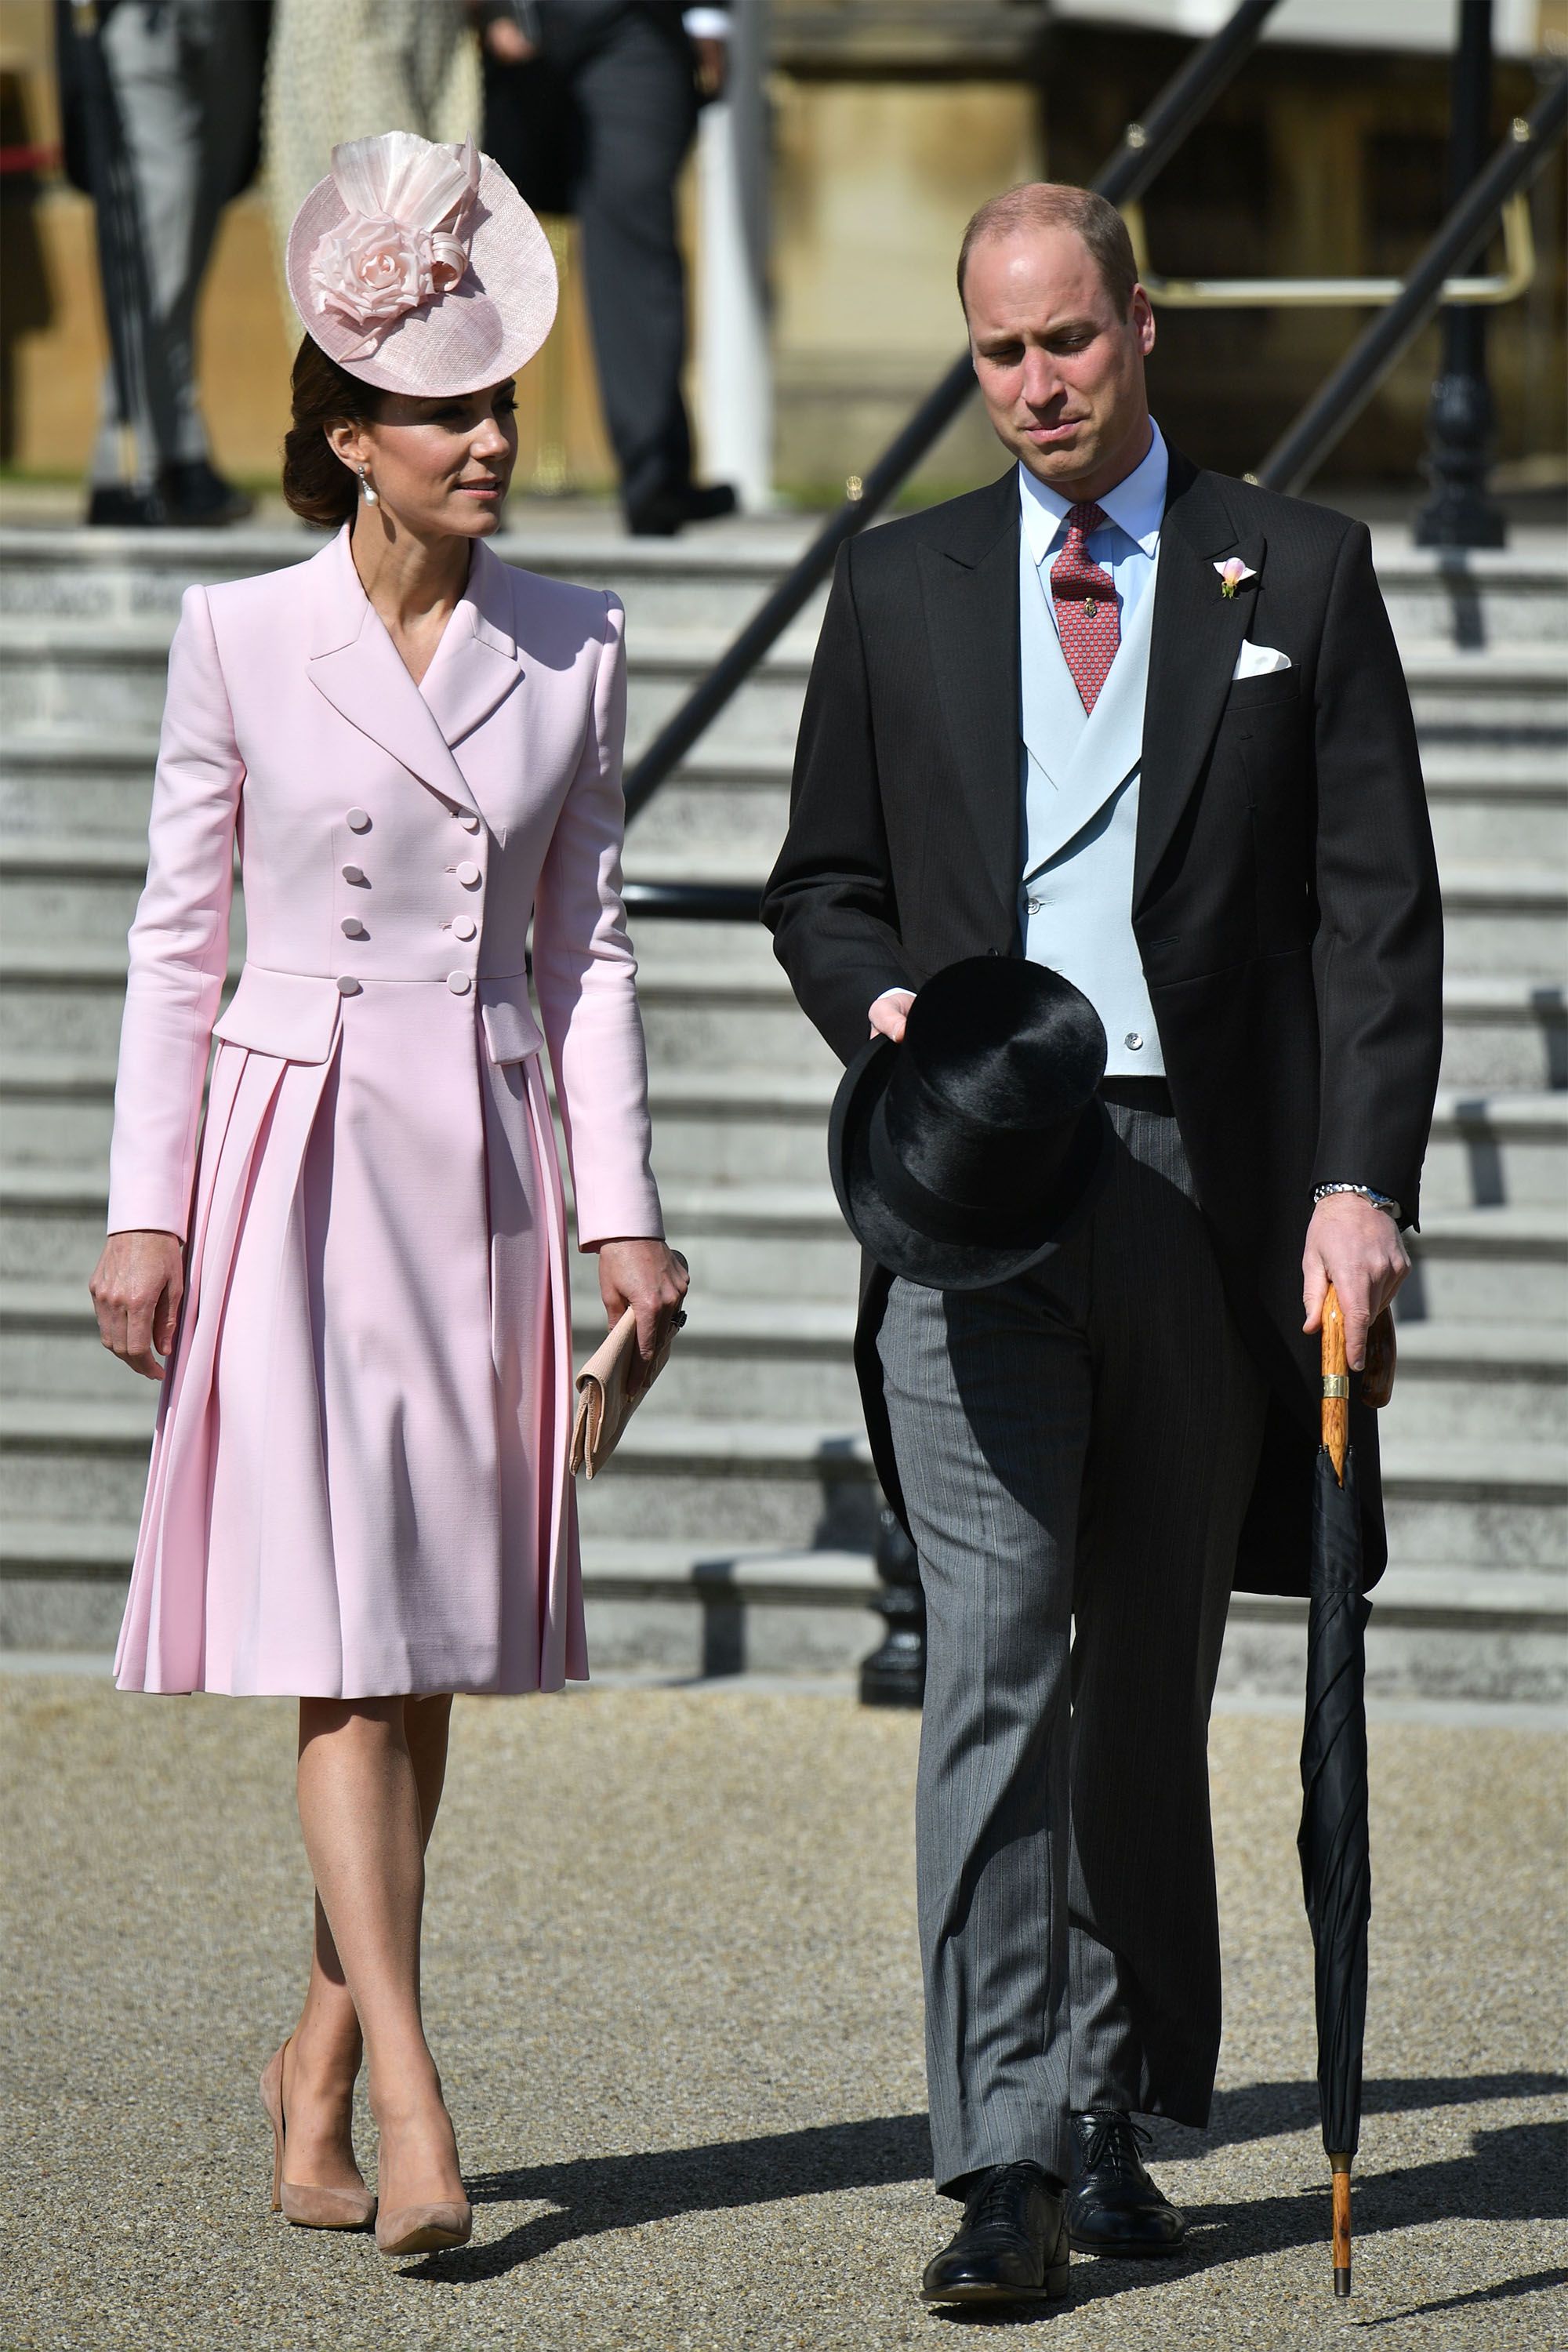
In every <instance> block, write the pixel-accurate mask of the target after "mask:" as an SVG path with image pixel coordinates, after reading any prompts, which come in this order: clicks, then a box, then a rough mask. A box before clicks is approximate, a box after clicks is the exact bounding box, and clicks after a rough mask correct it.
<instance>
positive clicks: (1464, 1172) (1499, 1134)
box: [1421, 1087, 1568, 1215]
mask: <svg viewBox="0 0 1568 2352" xmlns="http://www.w3.org/2000/svg"><path fill="white" fill-rule="evenodd" d="M1421 1197H1422V1201H1423V1202H1424V1204H1425V1213H1426V1214H1427V1215H1432V1214H1434V1213H1436V1212H1438V1211H1440V1210H1446V1209H1479V1208H1491V1207H1498V1206H1504V1205H1507V1206H1513V1207H1525V1206H1528V1205H1530V1204H1531V1203H1539V1204H1541V1205H1542V1206H1546V1207H1560V1206H1561V1205H1562V1203H1563V1201H1564V1200H1565V1199H1568V1092H1556V1093H1552V1092H1528V1091H1525V1090H1522V1089H1521V1090H1508V1089H1486V1090H1483V1089H1482V1088H1479V1087H1477V1088H1474V1089H1470V1088H1468V1087H1442V1088H1441V1089H1440V1090H1439V1092H1438V1096H1437V1100H1436V1108H1435V1109H1434V1113H1433V1119H1432V1137H1431V1141H1430V1143H1429V1144H1428V1146H1427V1150H1426V1167H1425V1169H1424V1170H1423V1171H1422V1181H1421Z"/></svg>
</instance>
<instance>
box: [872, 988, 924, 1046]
mask: <svg viewBox="0 0 1568 2352" xmlns="http://www.w3.org/2000/svg"><path fill="white" fill-rule="evenodd" d="M914 1001H915V992H914V990H913V989H912V988H889V990H888V992H887V993H886V994H885V995H883V996H879V997H878V999H877V1002H876V1003H875V1004H873V1005H872V1007H871V1034H872V1036H873V1037H890V1038H891V1039H892V1041H893V1043H894V1045H898V1044H900V1041H901V1040H902V1037H903V1034H904V1024H905V1022H906V1021H907V1020H908V1019H909V1017H910V1005H911V1004H912V1003H914Z"/></svg>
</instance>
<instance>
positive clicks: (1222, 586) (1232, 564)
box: [1215, 555, 1258, 596]
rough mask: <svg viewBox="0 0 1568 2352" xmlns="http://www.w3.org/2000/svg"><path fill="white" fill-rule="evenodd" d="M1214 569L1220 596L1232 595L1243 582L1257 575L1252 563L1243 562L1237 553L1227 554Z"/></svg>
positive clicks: (1253, 578)
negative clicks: (1216, 574)
mask: <svg viewBox="0 0 1568 2352" xmlns="http://www.w3.org/2000/svg"><path fill="white" fill-rule="evenodd" d="M1215 571H1216V572H1218V573H1219V593H1220V594H1221V595H1222V596H1234V595H1235V593H1236V592H1237V589H1238V588H1239V587H1240V586H1241V585H1242V584H1243V583H1244V582H1246V581H1248V580H1256V579H1257V577H1258V574H1257V572H1255V571H1254V570H1253V567H1252V565H1251V564H1250V563H1243V562H1242V560H1241V558H1240V556H1239V555H1227V556H1226V558H1225V561H1224V562H1220V563H1216V564H1215Z"/></svg>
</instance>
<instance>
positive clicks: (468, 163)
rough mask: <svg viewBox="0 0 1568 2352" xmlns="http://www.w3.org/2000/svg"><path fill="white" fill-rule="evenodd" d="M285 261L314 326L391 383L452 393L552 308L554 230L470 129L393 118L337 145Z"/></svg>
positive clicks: (534, 329) (346, 361)
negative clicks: (459, 133)
mask: <svg viewBox="0 0 1568 2352" xmlns="http://www.w3.org/2000/svg"><path fill="white" fill-rule="evenodd" d="M284 266H285V268H286V271H287V274H288V278H289V294H290V295H291V296H292V298H293V302H294V308H295V309H296V310H298V311H299V313H300V318H301V319H302V320H303V321H304V324H305V331H306V332H307V333H308V334H309V335H310V337H311V338H312V340H313V341H315V342H317V343H319V344H320V345H321V349H322V351H324V352H326V354H327V357H328V358H329V359H331V360H336V362H338V365H339V366H340V367H344V368H347V370H348V372H349V373H350V374H351V375H357V376H358V377H360V378H361V380H362V381H363V383H374V385H375V386H376V387H377V388H378V390H380V391H382V392H404V393H412V394H416V395H417V396H419V397H422V398H425V399H431V398H450V397H452V396H453V395H455V394H459V393H468V392H477V391H479V388H480V386H481V385H483V384H487V383H499V382H500V379H501V378H502V377H503V376H509V375H510V374H511V373H513V371H514V370H515V369H517V368H520V367H521V366H522V364H523V362H525V361H526V360H531V358H532V357H533V354H534V352H536V351H537V350H538V349H539V347H540V345H541V343H542V342H543V341H544V338H545V337H546V335H547V334H548V333H549V332H550V329H551V325H552V321H553V320H554V317H555V299H556V281H555V260H554V257H553V255H552V253H551V250H550V240H549V239H548V237H547V236H545V234H544V231H543V230H542V228H541V227H540V226H539V223H538V221H537V220H536V219H535V218H534V216H533V215H532V213H531V212H530V210H529V208H528V206H527V205H525V204H524V203H523V201H522V198H521V196H520V195H519V194H518V193H517V190H516V189H515V188H514V187H513V186H512V184H511V182H510V180H509V179H508V178H507V175H506V173H504V172H503V171H502V170H501V168H500V164H499V163H492V162H491V161H490V158H489V156H488V155H481V154H480V153H479V149H478V148H477V147H476V146H475V145H474V142H473V141H472V140H471V139H466V140H465V141H464V142H463V144H462V145H461V146H460V147H457V146H444V145H438V144H437V142H435V141H434V140H430V139H420V138H418V137H416V134H415V133H414V132H413V131H383V132H382V133H381V134H380V136H379V137H378V138H375V139H352V140H350V141H349V142H347V143H346V144H345V145H343V146H342V147H334V148H333V150H332V168H331V173H329V175H328V177H327V178H326V179H324V180H321V181H320V182H318V184H317V185H316V186H315V187H313V188H312V189H311V191H310V194H309V195H308V196H307V197H306V198H305V201H304V203H303V204H302V205H300V209H299V211H298V212H297V213H296V214H295V215H294V225H293V226H292V228H290V230H289V250H288V255H287V257H286V260H285V265H284Z"/></svg>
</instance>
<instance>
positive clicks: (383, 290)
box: [313, 213, 460, 327]
mask: <svg viewBox="0 0 1568 2352" xmlns="http://www.w3.org/2000/svg"><path fill="white" fill-rule="evenodd" d="M421 245H423V246H424V247H425V248H426V250H425V252H423V253H421V251H420V249H419V248H420V247H421ZM429 245H430V240H429V238H428V237H427V236H426V237H421V236H418V235H416V232H415V231H414V230H412V229H406V228H405V227H403V226H402V225H401V223H399V222H397V221H395V220H365V219H363V217H361V216H359V215H355V214H353V213H351V214H350V215H349V217H348V219H347V220H346V221H345V222H344V223H343V225H342V228H339V229H330V230H329V231H328V233H327V235H326V236H324V237H323V238H322V239H321V244H320V245H319V246H318V247H316V254H315V260H314V264H313V268H314V270H315V277H316V300H317V303H318V304H319V306H320V308H321V310H336V311H338V312H339V314H340V315H341V316H342V317H343V318H345V319H350V320H353V323H354V325H355V326H357V327H369V326H374V324H375V323H376V322H377V321H378V320H383V319H398V318H401V317H402V315H403V313H404V311H405V310H412V309H413V308H414V306H415V304H416V302H427V301H428V300H429V299H430V297H431V295H432V294H433V293H434V292H435V291H436V273H435V268H434V267H433V259H432V256H431V254H430V252H429ZM459 274H460V273H459Z"/></svg>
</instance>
